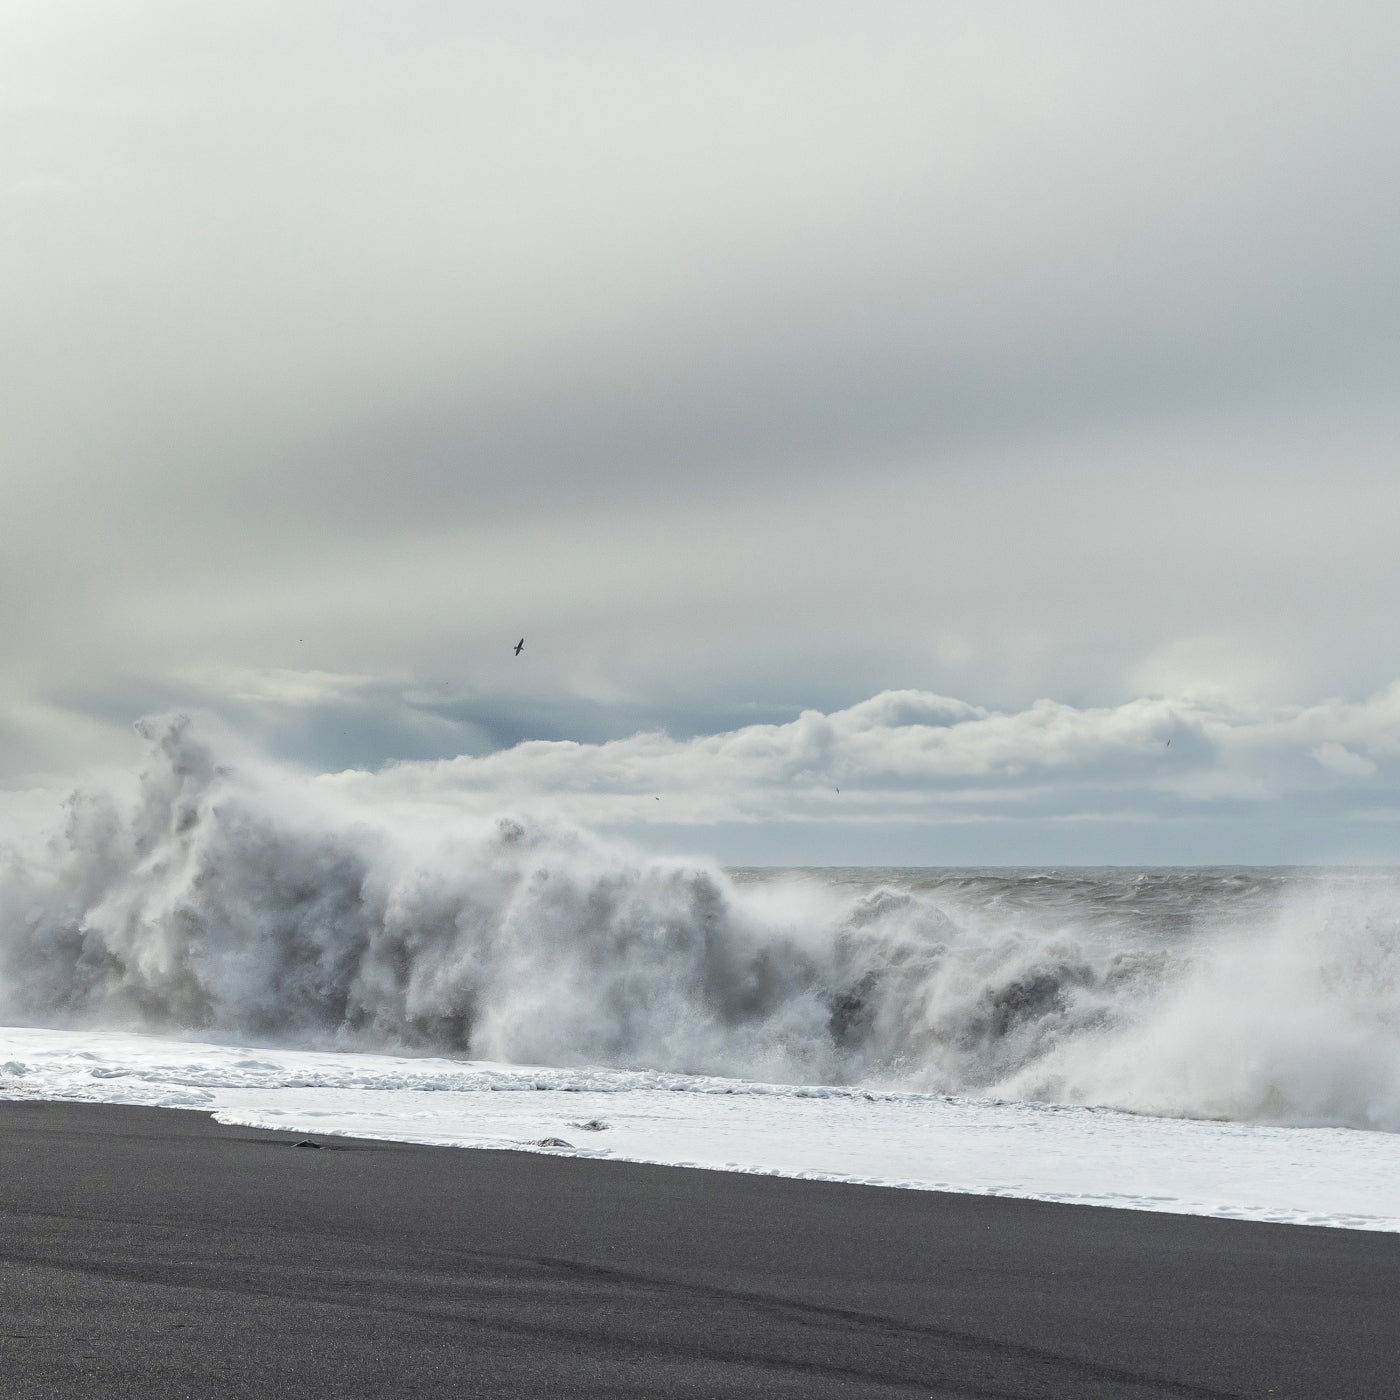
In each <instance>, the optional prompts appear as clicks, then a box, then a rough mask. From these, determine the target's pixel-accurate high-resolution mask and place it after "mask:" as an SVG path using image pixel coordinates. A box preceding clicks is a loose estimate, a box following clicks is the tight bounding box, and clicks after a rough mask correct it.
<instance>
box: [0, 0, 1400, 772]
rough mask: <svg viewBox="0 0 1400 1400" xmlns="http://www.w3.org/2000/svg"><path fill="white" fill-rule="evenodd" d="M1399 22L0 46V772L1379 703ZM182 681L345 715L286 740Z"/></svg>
mask: <svg viewBox="0 0 1400 1400" xmlns="http://www.w3.org/2000/svg"><path fill="white" fill-rule="evenodd" d="M1397 31H1400V20H1397V18H1396V16H1395V13H1394V11H1393V8H1392V7H1387V6H1381V5H1379V4H1376V5H1371V4H1357V5H1353V6H1348V7H1344V9H1343V10H1334V11H1330V12H1328V13H1327V14H1325V15H1324V14H1322V13H1321V12H1320V11H1318V10H1317V9H1316V7H1313V6H1310V5H1303V4H1298V5H1295V4H1269V5H1262V4H1238V5H1231V6H1229V7H1221V6H1218V5H1206V4H1187V5H1181V6H1176V7H1172V8H1170V9H1167V8H1164V7H1156V8H1152V9H1143V8H1141V7H1137V8H1135V9H1132V10H1128V9H1125V8H1124V7H1121V6H1118V5H1113V4H1068V5H1064V6H1058V7H1056V8H1055V9H1054V10H1046V9H1043V8H1042V7H1037V6H1028V5H1027V6H1022V5H1003V4H992V5H987V4H978V5H975V6H974V5H967V6H961V5H954V6H940V7H928V6H924V5H912V4H911V5H903V4H895V5H889V6H881V7H878V9H877V10H876V11H874V12H861V13H859V14H857V13H856V12H855V11H853V10H852V9H850V7H848V6H844V5H836V4H826V3H817V4H807V5H803V6H796V5H786V4H771V5H770V4H758V5H744V6H739V5H731V4H717V5H714V6H706V7H705V8H704V11H703V12H700V11H695V12H685V13H682V12H679V11H675V10H674V9H669V10H668V9H661V8H658V7H655V6H646V5H640V4H607V5H598V6H588V7H580V6H577V5H571V4H538V5H525V6H519V5H514V6H504V5H496V4H470V5H439V4H413V5H407V6H396V7H389V6H379V5H355V4H331V3H324V4H323V3H308V4H305V5H298V6H297V7H295V8H294V9H292V10H289V9H287V7H274V6H270V5H261V4H254V5H246V6H239V7H236V8H235V9H227V8H226V9H223V10H216V9H210V8H207V7H188V6H174V5H163V4H136V5H129V6H124V7H121V8H120V9H119V10H118V9H113V8H112V7H107V6H86V7H84V6H77V7H50V8H48V9H46V10H44V11H43V12H42V14H39V13H36V14H35V15H29V14H27V13H26V14H24V15H16V16H12V17H10V18H9V19H8V20H0V40H3V43H0V54H3V55H4V57H0V78H2V79H3V80H4V88H5V92H6V97H5V99H4V102H5V106H4V108H3V113H4V119H5V120H6V121H7V123H8V125H9V127H10V128H11V129H12V130H13V132H14V133H15V137H16V139H15V140H14V141H12V142H7V143H5V144H4V153H3V155H0V239H3V240H4V247H5V251H6V265H7V268H8V269H9V274H10V275H9V276H8V277H7V279H6V283H5V285H4V288H3V296H4V310H5V317H4V329H3V330H0V372H2V373H3V378H4V382H5V384H6V390H5V393H6V396H7V400H8V402H7V404H6V411H5V422H6V438H5V442H4V452H5V459H4V463H3V470H4V472H5V486H6V549H5V551H4V553H3V558H0V587H3V590H4V594H5V597H6V599H7V606H6V608H5V610H4V613H3V618H0V645H3V649H4V652H5V655H6V656H7V658H9V660H8V662H7V666H8V669H7V670H6V672H5V673H4V674H3V675H0V710H3V711H4V712H5V713H6V714H8V715H9V720H8V723H9V725H10V728H9V730H7V732H8V733H10V734H12V736H15V737H13V739H12V741H10V742H7V744H6V745H5V747H6V753H5V755H3V764H4V768H5V771H8V772H12V773H13V772H27V771H31V770H33V769H35V768H36V767H44V766H51V765H56V764H59V763H61V761H62V754H63V751H64V746H65V745H66V744H71V745H72V747H73V751H74V753H77V752H79V751H80V750H81V751H82V752H83V753H87V752H88V751H89V750H90V749H94V750H95V749H100V748H101V745H102V742H103V740H102V735H103V734H104V733H108V734H110V735H111V736H115V735H117V734H119V733H121V732H122V731H124V727H125V724H126V723H127V722H128V721H129V720H130V719H133V718H135V716H136V714H137V713H140V712H141V710H143V709H148V708H159V707H161V706H164V705H166V704H175V705H195V706H203V707H207V708H212V709H214V710H216V711H218V712H219V713H221V714H223V715H224V716H225V718H227V719H229V720H230V721H231V722H234V723H237V724H240V725H246V726H248V727H249V728H250V729H251V730H252V731H254V732H256V733H257V734H258V735H259V736H260V737H261V739H262V740H263V741H264V742H266V743H268V744H269V745H271V746H272V747H273V749H274V750H275V751H277V752H279V753H284V754H286V755H287V756H289V757H299V758H300V760H301V761H303V762H305V763H307V764H310V765H313V766H315V765H322V764H324V765H328V766H335V765H337V764H339V763H342V762H355V763H361V762H363V763H366V764H373V763H375V762H381V761H383V760H386V759H389V758H393V757H425V758H427V757H439V756H444V755H446V754H448V753H451V752H454V751H465V752H469V753H474V754H478V755H484V754H486V753H487V752H488V751H489V750H491V749H493V748H500V747H511V746H513V745H515V744H517V743H518V742H520V741H521V740H525V739H530V738H548V739H563V738H568V737H572V738H579V739H584V740H587V741H590V742H600V741H602V740H606V739H620V738H625V737H626V736H627V735H628V734H630V733H631V732H633V731H635V730H636V729H639V728H656V729H664V730H667V731H668V732H670V733H672V734H673V735H675V736H677V737H679V738H698V737H700V736H701V735H703V734H704V733H706V732H709V733H715V732H726V731H732V730H737V729H740V728H742V727H743V725H742V721H743V720H744V719H746V718H747V717H749V716H751V715H757V716H758V717H761V718H763V719H765V720H771V721H774V722H776V721H778V720H782V719H785V718H787V717H789V716H791V715H792V714H793V713H795V712H797V711H800V710H801V709H803V708H804V707H815V708H817V709H819V710H822V711H824V712H828V713H830V712H834V711H840V710H842V709H843V708H845V707H848V706H851V705H853V704H855V703H856V702H857V701H859V700H860V698H861V697H862V696H863V695H869V694H871V693H872V692H875V691H877V690H881V689H884V688H887V687H901V686H907V687H913V688H929V687H932V688H936V689H947V690H952V691H954V692H955V693H957V694H963V695H968V696H970V697H972V698H973V699H974V700H976V701H977V702H978V703H980V704H983V705H986V706H996V707H1010V708H1011V709H1013V710H1016V711H1018V712H1019V709H1020V707H1022V706H1024V705H1025V704H1027V703H1028V702H1029V701H1030V700H1031V699H1032V698H1034V696H1036V695H1044V694H1055V695H1058V696H1059V697H1060V698H1062V699H1064V700H1066V701H1072V702H1074V704H1075V705H1078V706H1083V707H1093V706H1096V705H1113V704H1116V703H1118V702H1121V700H1122V698H1123V697H1124V696H1125V695H1133V694H1138V693H1145V692H1153V693H1161V694H1177V693H1183V692H1184V691H1185V690H1189V689H1191V688H1192V687H1197V686H1200V685H1203V684H1205V683H1206V682H1208V681H1211V680H1212V679H1213V680H1214V681H1215V683H1216V688H1217V689H1219V690H1222V691H1225V692H1230V693H1239V694H1243V695H1245V696H1247V697H1248V696H1254V697H1255V698H1260V697H1262V698H1265V699H1267V698H1269V697H1270V696H1273V697H1275V698H1279V697H1284V698H1286V697H1290V696H1291V697H1300V696H1316V695H1320V694H1325V693H1329V692H1330V691H1337V692H1339V693H1346V694H1349V695H1353V696H1355V695H1360V694H1364V693H1367V692H1368V691H1370V690H1374V689H1376V688H1378V687H1380V686H1381V685H1382V684H1384V683H1385V682H1386V681H1387V680H1388V679H1389V675H1390V671H1389V669H1388V667H1389V663H1388V662H1387V661H1386V660H1385V656H1386V654H1387V648H1386V647H1385V646H1384V645H1380V646H1378V645H1377V637H1378V636H1380V637H1384V636H1386V635H1388V629H1389V620H1388V613H1389V607H1388V603H1387V602H1386V600H1387V599H1388V598H1390V597H1392V596H1393V595H1394V591H1395V588H1396V586H1397V585H1400V576H1398V574H1397V567H1396V564H1395V562H1394V557H1393V556H1394V551H1393V548H1392V547H1391V544H1390V541H1391V540H1393V538H1394V530H1395V528H1396V526H1397V525H1400V497H1398V496H1397V493H1396V491H1395V488H1394V486H1393V482H1392V474H1391V470H1390V469H1391V464H1392V463H1393V460H1394V449H1395V446H1396V444H1397V442H1398V441H1400V431H1398V430H1400V424H1397V421H1396V414H1395V408H1394V404H1395V398H1394V388H1395V384H1396V379H1397V369H1400V365H1397V360H1396V345H1397V344H1398V343H1400V342H1397V341H1396V338H1395V337H1394V334H1393V327H1394V325H1395V322H1396V318H1397V314H1398V313H1400V306H1397V284H1396V282H1395V279H1394V277H1393V275H1392V268H1391V263H1392V261H1393V254H1392V250H1393V248H1394V247H1395V246H1396V245H1397V243H1398V242H1400V195H1397V192H1396V187H1395V182H1394V181H1393V180H1390V179H1387V178H1385V176H1386V172H1388V171H1389V170H1390V169H1391V168H1392V167H1393V166H1394V164H1395V160H1396V156H1397V154H1400V152H1397V149H1396V146H1397V142H1398V141H1400V136H1397V133H1400V97H1397V92H1396V88H1395V84H1394V83H1393V81H1392V75H1391V73H1390V61H1389V55H1390V53H1391V52H1392V51H1393V48H1394V41H1395V40H1396V39H1397V38H1400V32H1397ZM519 631H525V632H528V633H529V634H530V635H531V637H532V639H533V640H532V644H531V650H530V652H529V654H528V657H527V664H525V665H522V666H516V667H510V666H509V665H508V660H509V658H507V656H506V654H505V652H504V650H503V649H502V647H503V636H504V634H505V633H507V632H510V633H513V634H515V635H518V634H519ZM511 640H513V637H512V638H511ZM200 667H205V668H207V669H208V670H209V671H210V673H211V674H212V673H213V672H215V671H217V670H218V669H219V668H220V667H222V668H224V669H225V670H226V671H233V670H242V671H245V672H256V673H259V674H264V675H270V674H274V673H281V672H293V671H303V672H307V673H325V674H340V675H354V676H358V677H361V678H362V683H361V684H360V685H359V686H358V688H357V689H355V690H354V692H353V693H351V692H349V691H347V692H345V693H342V694H339V695H337V696H334V697H330V698H325V699H323V700H321V701H318V702H316V704H315V705H309V706H308V705H283V706H280V707H279V705H278V704H274V703H273V702H272V701H270V700H263V701H259V702H257V703H256V704H255V703H253V702H251V701H248V700H246V699H240V698H239V697H238V696H236V695H220V694H219V693H217V689H216V688H214V687H211V686H208V685H191V684H190V683H189V682H188V680H187V679H183V680H182V677H185V678H188V676H189V675H191V674H192V673H194V672H195V671H198V670H199V668H200ZM433 687H438V688H437V689H434V688H433ZM318 706H319V707H320V708H318ZM22 734H23V735H27V736H29V737H27V738H21V737H19V736H21V735H22ZM341 740H343V741H344V742H343V743H342V742H340V741H341ZM117 742H118V741H117V740H116V739H115V738H112V743H113V744H116V743H117ZM1178 742H1184V740H1183V741H1178ZM1332 742H1336V743H1342V742H1343V741H1342V740H1340V739H1336V740H1334V739H1331V738H1327V737H1323V738H1320V739H1317V740H1315V741H1314V747H1315V748H1317V749H1319V751H1321V752H1324V753H1326V754H1328V755H1330V756H1331V759H1332V761H1333V762H1332V767H1333V769H1334V770H1336V769H1337V768H1338V766H1339V765H1340V767H1341V768H1345V767H1346V766H1347V763H1348V760H1346V759H1345V758H1340V757H1339V756H1338V754H1337V753H1335V752H1334V751H1333V750H1332V749H1329V748H1326V745H1327V744H1328V743H1332ZM1174 747H1175V743H1174ZM1365 761H1372V760H1369V759H1367V760H1365ZM1314 766H1321V767H1326V764H1325V763H1322V764H1320V765H1318V764H1315V765H1314ZM1351 767H1352V769H1353V770H1354V772H1356V773H1359V771H1360V770H1359V768H1358V765H1357V763H1355V762H1353V763H1352V764H1351Z"/></svg>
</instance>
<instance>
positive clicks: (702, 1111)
mask: <svg viewBox="0 0 1400 1400" xmlns="http://www.w3.org/2000/svg"><path fill="white" fill-rule="evenodd" d="M0 1098H9V1099H20V1098H43V1099H57V1100H67V1101H70V1102H82V1103H117V1104H141V1105H146V1106H166V1107H174V1108H186V1109H201V1110H204V1111H206V1112H209V1113H213V1114H214V1115H215V1116H216V1117H217V1118H218V1119H219V1120H220V1121H222V1122H225V1123H233V1124H240V1125H244V1126H250V1127H262V1128H280V1129H287V1130H291V1131H294V1132H296V1133H298V1134H314V1135H315V1138H314V1139H313V1140H322V1141H324V1140H325V1139H326V1138H327V1137H333V1136H334V1135H337V1134H349V1135H352V1136H356V1137H369V1138H380V1139H391V1140H398V1141H407V1142H420V1143H430V1144H435V1145H442V1146H461V1147H475V1148H508V1149H512V1150H517V1151H547V1152H551V1153H556V1154H562V1155H566V1156H569V1155H572V1156H588V1157H603V1158H608V1159H611V1160H616V1161H641V1162H658V1163H667V1164H671V1165H678V1166H691V1167H704V1168H711V1169H717V1170H724V1171H742V1172H763V1173H768V1174H772V1175H778V1176H790V1177H804V1178H821V1179H826V1180H839V1181H855V1182H863V1183H867V1184H870V1185H880V1186H891V1187H909V1188H923V1189H934V1190H945V1191H956V1192H964V1193H972V1194H977V1195H1005V1196H1022V1197H1031V1198H1034V1199H1039V1200H1050V1201H1063V1202H1071V1203H1076V1204H1082V1205H1106V1206H1119V1207H1123V1208H1127V1209H1133V1210H1154V1211H1167V1212H1172V1213H1176V1214H1188V1215H1210V1216H1219V1217H1226V1218H1231V1219H1240V1220H1257V1221H1273V1222H1283V1223H1289V1224H1307V1225H1330V1226H1342V1227H1346V1228H1351V1229H1366V1230H1384V1231H1391V1232H1396V1231H1400V1136H1397V1135H1396V1134H1393V1133H1367V1132H1355V1131H1351V1130H1347V1129H1340V1128H1272V1127H1263V1126H1259V1125H1256V1124H1240V1123H1206V1122H1198V1121H1191V1120H1186V1119H1160V1118H1147V1117H1139V1116H1135V1115H1129V1114H1124V1113H1117V1112H1113V1111H1111V1110H1104V1109H1087V1108H1065V1107H1052V1106H1047V1105H1036V1104H1026V1103H1012V1102H1005V1101H1003V1102H997V1101H991V1100H976V1099H966V1098H949V1097H944V1096H939V1095H928V1094H914V1093H905V1092H896V1093H883V1092H878V1091H872V1090H862V1089H856V1088H850V1087H820V1086H790V1085H777V1084H757V1083H752V1082H749V1081H742V1080H727V1079H720V1078H714V1077H687V1076H683V1075H677V1074H671V1073H663V1072H661V1071H657V1070H648V1071H625V1070H608V1069H600V1068H589V1069H560V1068H553V1067H548V1066H522V1065H500V1064H484V1063H480V1062H462V1061H455V1060H447V1059H441V1058H426V1057H424V1058H413V1059H407V1058H396V1057H393V1056H388V1055H371V1054H363V1053H355V1052H339V1053H336V1052H325V1051H307V1050H286V1049H278V1048H269V1047H259V1048H256V1049H250V1048H247V1047H236V1046H227V1045H217V1044H200V1043H194V1042H189V1041H183V1042H182V1041H175V1040H170V1039H162V1038H155V1037H150V1036H142V1035H135V1034H131V1033H127V1032H111V1031H82V1032H76V1031H53V1030H31V1029H23V1028H15V1027H9V1028H0ZM561 1144H562V1145H561Z"/></svg>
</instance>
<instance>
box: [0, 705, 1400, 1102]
mask: <svg viewBox="0 0 1400 1400" xmlns="http://www.w3.org/2000/svg"><path fill="white" fill-rule="evenodd" d="M143 732H144V733H145V735H146V737H147V739H148V741H149V745H150V757H149V761H148V763H147V765H146V768H145V770H144V772H143V773H142V774H141V777H140V784H139V792H138V795H137V797H136V799H135V800H134V801H133V802H129V803H122V802H120V801H118V800H116V799H115V798H113V797H111V796H109V795H104V794H102V793H99V792H82V793H78V794H75V795H74V796H73V797H72V798H71V799H70V800H69V802H68V804H67V811H66V820H65V822H64V824H63V827H62V829H61V830H60V831H58V832H57V833H56V834H55V835H54V836H53V838H52V839H51V841H50V842H49V844H48V846H47V848H46V849H45V850H44V851H42V852H39V853H35V852H24V851H23V850H22V848H20V847H19V846H14V847H13V848H12V849H10V850H9V852H8V854H7V855H6V856H5V858H4V862H3V865H0V1012H3V1015H4V1016H5V1017H6V1018H7V1019H9V1020H11V1021H12V1022H15V1021H22V1022H26V1023H40V1024H54V1025H69V1026H73V1025H78V1026H82V1025H92V1026H97V1025H107V1026H110V1025H120V1026H127V1027H135V1028H141V1029H146V1030H154V1031H163V1032H190V1031H199V1032H202V1033H205V1034H213V1035H216V1036H219V1037H223V1038H228V1039H233V1040H253V1041H259V1040H260V1041H278V1042H283V1043H299V1044H316V1045H340V1046H346V1047H355V1048H363V1049H368V1048H375V1049H387V1050H394V1051H410V1052H419V1051H433V1052H440V1053H447V1054H453V1055H461V1056H470V1057H477V1058H488V1059H497V1060H508V1061H516V1062H522V1063H535V1064H555V1065H578V1064H596V1065H607V1066H615V1067H623V1068H639V1069H646V1068H654V1069H665V1070H673V1071H681V1072H691V1073H705V1074H718V1075H728V1076H733V1077H738V1078H747V1079H763V1080H776V1081H782V1082H788V1083H799V1084H800V1083H869V1084H879V1085H881V1086H885V1087H904V1088H912V1089H920V1090H927V1091H935V1092H942V1093H950V1094H973V1095H986V1096H994V1097H1003V1098H1026V1099H1038V1100H1044V1101H1052V1102H1064V1103H1080V1104H1103V1105H1110V1106H1115V1107H1119V1108H1126V1109H1130V1110H1134V1111H1140V1112H1150V1113H1167V1114H1176V1115H1190V1116H1205V1117H1215V1118H1238V1119H1253V1120H1266V1121H1279V1122H1288V1123H1322V1122H1325V1123H1342V1124H1351V1125H1355V1126H1362V1127H1376V1128H1384V1129H1390V1130H1396V1129H1400V999H1398V998H1397V986H1398V985H1400V978H1398V975H1400V883H1397V878H1396V876H1395V874H1394V873H1393V872H1377V871H1351V872H1319V871H1309V870H1299V871H1286V870H1241V869H1210V870H1147V871H1127V870H1121V869H1103V870H1082V869H1079V870H1063V871H1054V870H1017V871H1012V870H997V869H981V870H904V869H891V870H870V869H851V870H820V871H810V870H809V871H756V870H737V871H731V872H728V873H726V872H724V871H721V870H720V869H718V868H717V867H715V866H713V865H708V864H704V863H695V862H681V861H667V860H655V859H649V858H645V857H642V856H639V855H637V854H635V853H633V852H630V851H627V850H625V849H623V848H620V847H618V846H615V845H611V844H609V843H607V842H605V841H603V840H600V839H598V838H596V837H594V836H592V835H590V834H588V833H586V832H582V831H579V830H578V829H576V828H573V827H570V826H568V825H565V824H563V823H552V822H548V821H540V820H523V819H516V818H511V817H501V818H499V819H498V820H496V821H495V822H492V823H487V824H476V825H470V826H454V827H452V828H451V829H446V830H436V831H426V830H424V829H422V828H421V827H412V828H410V827H407V826H405V825H403V824H402V823H396V822H394V821H392V820H390V819H388V818H387V817H384V816H379V817H374V816H366V815H365V814H364V813H363V812H351V811H350V810H348V809H345V808H343V807H341V806H340V805H338V802H337V800H336V798H335V797H334V794H332V793H330V792H328V791H326V790H324V789H323V788H322V787H320V786H318V785H317V784H316V783H314V782H313V781H311V780H307V779H303V778H299V777H296V776H294V775H291V774H289V773H285V772H281V771H278V770H275V769H272V768H268V767H266V766H262V765H257V764H251V763H243V764H237V765H235V764H230V763H228V762H226V761H222V760H221V759H220V757H219V755H217V754H215V753H214V752H213V751H212V750H211V749H210V748H209V746H208V745H207V744H206V743H205V742H203V741H202V740H201V739H200V738H199V736H198V735H197V734H196V733H195V732H194V731H193V730H192V728H191V726H190V725H189V724H188V723H187V722H186V721H184V720H181V719H174V720H167V721H160V722H151V723H148V724H147V725H145V726H144V730H143Z"/></svg>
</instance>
